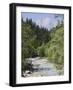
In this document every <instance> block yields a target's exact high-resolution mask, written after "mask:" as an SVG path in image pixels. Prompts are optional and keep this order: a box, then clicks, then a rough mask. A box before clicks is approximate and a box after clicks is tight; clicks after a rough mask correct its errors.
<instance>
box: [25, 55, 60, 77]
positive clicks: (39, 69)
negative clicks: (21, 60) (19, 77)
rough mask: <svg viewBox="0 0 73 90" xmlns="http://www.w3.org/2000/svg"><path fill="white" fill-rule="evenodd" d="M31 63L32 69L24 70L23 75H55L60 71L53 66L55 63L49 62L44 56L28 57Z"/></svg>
mask: <svg viewBox="0 0 73 90" xmlns="http://www.w3.org/2000/svg"><path fill="white" fill-rule="evenodd" d="M28 60H29V61H31V63H32V65H33V69H34V71H33V72H31V71H28V70H27V71H25V72H24V77H37V76H56V75H59V73H60V72H61V71H60V70H57V69H56V68H55V65H54V64H52V63H50V62H49V61H48V60H47V59H46V58H40V57H36V58H28Z"/></svg>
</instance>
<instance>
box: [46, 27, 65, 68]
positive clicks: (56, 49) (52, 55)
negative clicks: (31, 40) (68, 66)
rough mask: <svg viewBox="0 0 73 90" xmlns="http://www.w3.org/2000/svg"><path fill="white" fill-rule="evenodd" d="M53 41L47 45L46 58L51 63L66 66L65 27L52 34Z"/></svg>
mask: <svg viewBox="0 0 73 90" xmlns="http://www.w3.org/2000/svg"><path fill="white" fill-rule="evenodd" d="M50 35H51V40H50V42H48V43H47V44H46V49H45V56H46V57H48V60H49V61H50V62H53V63H55V64H57V65H59V66H60V65H63V64H64V27H63V26H60V28H58V29H55V30H54V32H53V31H52V32H51V34H50Z"/></svg>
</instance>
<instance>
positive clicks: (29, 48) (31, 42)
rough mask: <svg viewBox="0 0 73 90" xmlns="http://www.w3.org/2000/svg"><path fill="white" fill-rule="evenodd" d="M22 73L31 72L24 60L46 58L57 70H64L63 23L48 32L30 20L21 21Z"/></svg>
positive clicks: (29, 65) (30, 66)
mask: <svg viewBox="0 0 73 90" xmlns="http://www.w3.org/2000/svg"><path fill="white" fill-rule="evenodd" d="M21 39H22V42H21V47H22V48H21V53H22V62H21V64H22V68H21V70H22V73H23V72H24V71H26V70H31V68H32V65H31V64H30V63H28V61H27V59H26V58H31V57H32V58H34V57H41V58H44V57H45V58H47V59H48V62H51V63H54V64H55V67H56V68H57V69H58V70H59V69H60V70H61V69H63V68H64V23H63V22H62V23H58V24H57V26H56V27H52V29H51V30H48V29H47V28H44V27H39V25H36V23H35V22H33V21H32V19H28V18H26V21H24V20H23V18H22V20H21Z"/></svg>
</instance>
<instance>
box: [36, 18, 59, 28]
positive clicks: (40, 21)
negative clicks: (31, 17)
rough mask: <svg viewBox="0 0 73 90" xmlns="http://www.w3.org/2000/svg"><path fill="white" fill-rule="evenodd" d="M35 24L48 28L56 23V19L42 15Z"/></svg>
mask: <svg viewBox="0 0 73 90" xmlns="http://www.w3.org/2000/svg"><path fill="white" fill-rule="evenodd" d="M36 24H37V25H39V26H40V27H44V28H47V29H48V30H50V29H51V28H52V27H55V26H56V25H57V21H56V20H55V19H54V18H53V17H44V18H41V19H38V20H36Z"/></svg>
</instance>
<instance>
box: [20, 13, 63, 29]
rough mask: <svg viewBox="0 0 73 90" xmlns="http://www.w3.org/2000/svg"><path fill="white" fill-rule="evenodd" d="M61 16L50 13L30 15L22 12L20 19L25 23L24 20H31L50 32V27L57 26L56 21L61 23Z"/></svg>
mask: <svg viewBox="0 0 73 90" xmlns="http://www.w3.org/2000/svg"><path fill="white" fill-rule="evenodd" d="M63 17H64V16H63V14H51V13H31V12H22V13H21V18H23V20H24V21H26V18H28V19H32V21H33V22H35V23H36V24H37V25H39V27H44V28H47V29H48V30H50V29H51V28H52V27H55V26H56V25H57V24H58V21H60V22H61V21H62V20H63V19H64V18H63Z"/></svg>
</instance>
